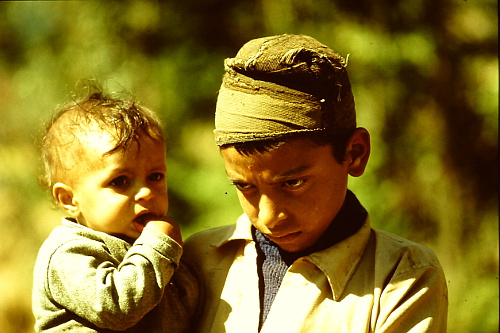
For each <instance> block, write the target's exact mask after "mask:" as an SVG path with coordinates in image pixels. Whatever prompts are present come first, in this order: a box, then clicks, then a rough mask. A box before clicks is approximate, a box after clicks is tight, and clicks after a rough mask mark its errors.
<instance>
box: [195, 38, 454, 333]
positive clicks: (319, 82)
mask: <svg viewBox="0 0 500 333" xmlns="http://www.w3.org/2000/svg"><path fill="white" fill-rule="evenodd" d="M225 70H226V74H225V76H224V79H223V83H222V86H221V89H220V92H219V96H218V101H217V111H216V116H215V125H216V129H215V137H216V143H217V145H219V146H220V150H221V154H222V157H223V159H224V162H225V168H226V173H227V175H228V177H229V179H230V180H231V181H232V182H233V184H234V185H235V187H236V190H237V193H238V197H239V200H240V204H241V206H242V208H243V211H244V214H243V215H242V216H241V217H240V218H239V219H238V221H237V222H236V224H234V225H230V226H227V227H222V228H218V229H214V230H208V231H205V232H202V233H200V234H198V235H195V236H193V237H192V238H191V239H189V240H188V241H187V243H186V246H185V255H186V258H187V260H188V262H189V263H190V264H191V266H192V267H193V268H194V269H197V271H198V275H199V278H200V281H202V283H203V289H204V293H205V297H204V301H203V311H202V312H201V313H200V321H199V331H200V332H239V333H240V332H258V331H259V332H287V333H290V332H346V333H347V332H349V333H352V332H377V333H382V332H395V333H396V332H397V333H400V332H445V331H446V318H447V288H446V282H445V278H444V274H443V271H442V269H441V266H440V264H439V262H438V260H437V258H436V256H435V255H434V253H433V252H432V251H431V250H429V249H428V248H426V247H424V246H421V245H418V244H415V243H412V242H410V241H408V240H405V239H402V238H399V237H397V236H395V235H391V234H389V233H386V232H383V231H381V230H377V229H374V228H371V227H370V222H369V218H368V214H367V212H366V210H365V209H364V208H363V206H362V205H361V204H360V203H359V201H358V200H357V199H356V196H355V195H354V194H353V193H352V192H350V191H349V190H348V189H347V184H348V175H351V176H354V177H358V176H361V175H362V174H363V172H364V170H365V167H366V164H367V162H368V157H369V154H370V137H369V134H368V132H367V131H366V130H365V129H364V128H357V127H356V116H355V108H354V98H353V95H352V92H351V87H350V83H349V79H348V75H347V71H346V61H345V60H344V59H343V58H342V57H340V56H339V55H338V54H336V53H335V52H333V51H332V50H331V49H329V48H328V47H326V46H325V45H322V44H320V43H319V42H317V41H316V40H315V39H313V38H311V37H307V36H300V35H299V36H297V35H282V36H273V37H267V38H260V39H256V40H252V41H250V42H248V43H247V44H245V45H244V46H243V47H242V48H241V49H240V51H239V52H238V54H237V55H236V57H235V58H232V59H227V60H226V61H225Z"/></svg>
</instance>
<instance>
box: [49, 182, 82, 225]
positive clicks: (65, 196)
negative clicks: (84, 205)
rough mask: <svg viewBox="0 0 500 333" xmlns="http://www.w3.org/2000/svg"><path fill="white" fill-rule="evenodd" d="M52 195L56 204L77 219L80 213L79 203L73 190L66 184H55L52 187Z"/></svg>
mask: <svg viewBox="0 0 500 333" xmlns="http://www.w3.org/2000/svg"><path fill="white" fill-rule="evenodd" d="M52 195H53V196H54V199H55V200H56V202H57V203H58V204H59V205H60V206H61V207H62V208H64V210H65V211H67V212H68V213H69V214H70V215H71V216H73V217H76V216H77V215H78V214H79V213H80V209H79V207H78V203H77V202H76V200H75V199H74V192H73V188H72V187H71V186H69V185H66V184H64V183H55V184H54V186H52Z"/></svg>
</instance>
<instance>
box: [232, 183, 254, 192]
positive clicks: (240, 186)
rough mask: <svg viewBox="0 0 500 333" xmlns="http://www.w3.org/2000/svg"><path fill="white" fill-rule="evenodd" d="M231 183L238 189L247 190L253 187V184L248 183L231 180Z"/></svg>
mask: <svg viewBox="0 0 500 333" xmlns="http://www.w3.org/2000/svg"><path fill="white" fill-rule="evenodd" d="M231 185H234V186H235V187H236V188H237V189H238V190H239V191H248V190H250V189H251V188H253V185H252V184H248V183H239V182H231Z"/></svg>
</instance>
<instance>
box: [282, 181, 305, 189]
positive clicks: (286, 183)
mask: <svg viewBox="0 0 500 333" xmlns="http://www.w3.org/2000/svg"><path fill="white" fill-rule="evenodd" d="M305 182H306V181H305V180H304V179H290V180H287V181H284V182H283V186H285V187H288V188H291V189H296V188H299V187H301V186H302V185H304V183H305Z"/></svg>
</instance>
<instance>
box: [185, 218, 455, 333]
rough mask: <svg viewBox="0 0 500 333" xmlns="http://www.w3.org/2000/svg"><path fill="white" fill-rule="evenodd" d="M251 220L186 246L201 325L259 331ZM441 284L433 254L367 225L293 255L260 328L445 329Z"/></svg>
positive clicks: (379, 332) (352, 332)
mask: <svg viewBox="0 0 500 333" xmlns="http://www.w3.org/2000/svg"><path fill="white" fill-rule="evenodd" d="M256 258H257V252H256V249H255V243H254V241H253V240H252V235H251V224H250V222H249V220H248V218H247V217H246V216H245V215H242V216H241V217H240V218H239V219H238V221H237V223H236V224H235V225H231V226H227V227H222V228H217V229H213V230H208V231H204V232H201V233H199V234H197V235H194V236H193V237H191V238H190V239H189V240H188V241H187V242H186V245H185V247H184V257H183V259H185V260H186V261H187V262H188V264H189V265H190V266H192V267H193V268H194V269H197V270H198V275H199V277H200V280H202V281H201V282H202V283H203V285H204V287H203V288H204V293H205V295H204V296H205V297H204V300H205V301H204V304H203V305H204V307H203V309H202V310H201V313H200V315H199V318H200V322H199V332H214V333H221V332H238V333H244V332H257V331H258V324H259V311H260V303H259V283H258V275H257V269H256ZM447 308H448V299H447V286H446V281H445V277H444V273H443V270H442V268H441V266H440V264H439V262H438V260H437V258H436V256H435V255H434V253H433V252H432V251H431V250H430V249H428V248H426V247H424V246H422V245H419V244H416V243H413V242H410V241H408V240H405V239H403V238H400V237H397V236H394V235H392V234H389V233H387V232H384V231H381V230H377V229H373V228H370V225H369V220H367V221H366V223H365V224H364V226H363V227H362V228H361V229H360V230H359V231H358V232H357V233H356V234H354V235H352V236H351V237H349V238H347V239H346V240H344V241H342V242H340V243H337V244H336V245H334V246H332V247H330V248H328V249H326V250H323V251H320V252H316V253H313V254H311V255H309V256H306V257H303V258H300V259H298V260H297V261H296V262H294V263H293V264H292V266H291V267H290V268H289V270H288V271H287V273H286V275H285V277H284V278H283V282H282V284H281V287H280V289H279V291H278V294H277V295H276V298H275V300H274V303H273V305H272V307H271V310H270V312H269V315H268V317H267V320H266V322H265V323H264V325H263V327H262V329H261V332H263V333H276V332H286V333H293V332H339V333H340V332H345V333H361V332H376V333H389V332H391V333H403V332H414V333H416V332H439V333H441V332H446V320H447V310H448V309H447Z"/></svg>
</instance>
